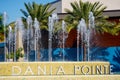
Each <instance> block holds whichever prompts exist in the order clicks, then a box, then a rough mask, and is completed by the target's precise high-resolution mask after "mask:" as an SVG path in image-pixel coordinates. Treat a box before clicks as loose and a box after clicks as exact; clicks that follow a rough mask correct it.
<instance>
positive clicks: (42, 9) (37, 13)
mask: <svg viewBox="0 0 120 80" xmlns="http://www.w3.org/2000/svg"><path fill="white" fill-rule="evenodd" d="M24 5H25V8H26V10H27V12H26V11H24V10H23V9H20V10H21V12H22V13H23V14H24V16H25V17H23V19H24V20H26V18H27V17H28V16H29V15H30V16H31V17H32V20H34V18H37V20H38V21H39V22H40V25H41V26H42V27H43V28H47V23H48V17H49V16H50V15H51V14H52V12H53V11H54V10H55V9H52V10H49V9H50V7H51V5H50V4H46V5H43V4H37V3H35V2H33V3H32V4H31V3H28V4H27V3H24Z"/></svg>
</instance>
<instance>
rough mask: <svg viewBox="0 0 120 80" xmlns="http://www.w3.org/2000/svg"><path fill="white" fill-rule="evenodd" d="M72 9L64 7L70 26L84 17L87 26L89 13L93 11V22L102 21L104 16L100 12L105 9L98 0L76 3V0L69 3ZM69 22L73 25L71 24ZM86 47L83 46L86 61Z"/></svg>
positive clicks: (76, 23)
mask: <svg viewBox="0 0 120 80" xmlns="http://www.w3.org/2000/svg"><path fill="white" fill-rule="evenodd" d="M71 7H72V10H69V9H65V11H66V12H67V13H69V15H67V16H66V18H65V20H66V21H67V22H68V25H69V24H70V26H77V25H78V22H79V20H81V18H83V19H85V22H86V25H87V27H88V24H89V13H90V12H93V14H94V17H95V20H96V21H95V22H97V21H103V20H105V18H104V17H103V15H102V13H103V11H104V10H105V9H106V6H103V4H101V3H100V2H95V3H90V2H88V1H87V2H82V1H81V0H80V1H79V2H78V3H77V2H76V1H75V2H73V3H71ZM71 23H72V24H73V25H71ZM86 56H87V53H86V48H85V47H84V54H83V60H84V61H86V59H87V58H86Z"/></svg>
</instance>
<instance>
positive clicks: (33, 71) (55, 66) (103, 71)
mask: <svg viewBox="0 0 120 80" xmlns="http://www.w3.org/2000/svg"><path fill="white" fill-rule="evenodd" d="M108 74H110V65H109V62H1V63H0V76H49V75H53V76H54V75H108Z"/></svg>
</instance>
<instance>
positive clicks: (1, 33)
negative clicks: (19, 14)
mask: <svg viewBox="0 0 120 80" xmlns="http://www.w3.org/2000/svg"><path fill="white" fill-rule="evenodd" d="M2 19H3V18H2V14H0V42H1V41H4V26H3V23H2Z"/></svg>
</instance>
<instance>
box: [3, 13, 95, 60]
mask: <svg viewBox="0 0 120 80" xmlns="http://www.w3.org/2000/svg"><path fill="white" fill-rule="evenodd" d="M5 16H6V14H5V15H4V17H5ZM5 18H6V17H5ZM26 22H27V28H26V29H25V28H24V25H23V23H22V20H21V19H18V20H17V21H16V23H15V30H14V37H12V36H11V35H12V34H13V33H12V28H11V27H10V26H9V35H8V44H9V46H8V50H9V51H8V52H9V54H10V52H12V51H13V49H14V51H13V52H14V61H16V57H15V56H16V50H17V49H18V48H23V49H24V50H25V54H26V57H25V60H26V61H29V55H30V52H31V51H32V50H34V52H35V54H34V55H35V61H39V60H38V58H37V56H38V54H39V52H40V50H41V49H42V43H41V37H42V36H41V30H40V23H39V22H38V20H37V18H35V19H34V21H32V18H31V16H28V18H27V19H26ZM57 22H58V16H57V14H55V13H54V14H52V15H51V16H50V17H49V18H48V31H49V39H48V56H49V61H52V60H53V59H52V52H53V51H52V49H53V46H52V45H53V42H52V40H53V36H54V26H55V23H57ZM5 23H6V19H5V20H4V26H5V25H6V24H5ZM66 28H67V26H66V23H65V21H64V20H63V21H62V25H61V33H59V32H57V33H58V35H59V34H61V35H59V36H58V37H61V38H60V39H58V41H59V43H57V44H59V45H60V46H59V47H58V48H59V49H60V52H59V53H60V55H61V56H62V61H65V55H66V51H65V41H66V39H67V37H68V33H67V30H66ZM92 29H94V16H93V13H92V12H90V13H89V24H88V26H87V24H86V23H85V20H84V19H83V18H82V19H81V20H80V21H79V24H78V26H77V57H76V58H77V61H79V60H80V52H81V56H82V60H87V59H88V60H89V56H90V55H89V54H90V38H91V35H90V34H91V31H92ZM21 33H22V34H21ZM80 38H81V39H80ZM80 40H81V47H80V46H79V45H80ZM13 43H14V47H13V49H12V50H11V48H10V46H11V45H12V44H13ZM25 43H26V44H25ZM23 45H25V46H26V47H23ZM80 49H81V50H80ZM24 50H23V52H22V53H23V54H24ZM43 53H44V52H43ZM43 53H42V54H43ZM41 56H42V55H41ZM83 56H86V58H85V57H83Z"/></svg>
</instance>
